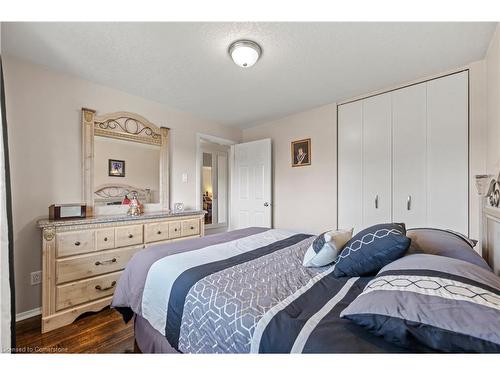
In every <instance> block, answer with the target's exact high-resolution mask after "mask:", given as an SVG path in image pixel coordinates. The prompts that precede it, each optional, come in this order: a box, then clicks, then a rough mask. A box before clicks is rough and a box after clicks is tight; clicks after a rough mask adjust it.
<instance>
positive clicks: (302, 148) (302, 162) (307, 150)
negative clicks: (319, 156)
mask: <svg viewBox="0 0 500 375" xmlns="http://www.w3.org/2000/svg"><path fill="white" fill-rule="evenodd" d="M306 165H311V138H307V139H301V140H299V141H294V142H292V167H303V166H306Z"/></svg>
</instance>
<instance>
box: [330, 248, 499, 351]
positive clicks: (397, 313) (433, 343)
mask: <svg viewBox="0 0 500 375" xmlns="http://www.w3.org/2000/svg"><path fill="white" fill-rule="evenodd" d="M340 316H341V317H343V318H347V319H349V320H351V321H353V322H354V323H356V324H358V325H360V326H362V327H365V328H367V329H368V330H369V331H370V332H372V333H374V334H375V335H377V336H383V337H384V339H386V340H387V341H390V342H392V343H395V344H397V345H400V346H404V347H408V348H410V349H411V348H413V347H416V346H417V345H421V344H424V345H425V346H428V347H430V348H432V349H434V350H438V351H443V352H481V353H485V352H493V353H500V277H498V276H497V275H495V274H494V273H493V272H491V271H488V270H486V269H484V268H482V267H479V266H477V265H475V264H471V263H469V262H466V261H463V260H460V259H453V258H448V257H443V256H439V255H429V254H415V255H409V256H405V257H403V258H401V259H399V260H397V261H395V262H393V263H391V264H389V265H388V266H386V267H384V268H383V269H382V270H380V272H379V273H378V275H377V277H375V278H374V279H373V280H371V281H370V282H369V283H368V284H367V286H366V287H365V289H364V291H363V293H361V294H360V295H359V296H358V297H356V299H355V300H354V301H353V302H351V304H350V305H349V306H348V307H347V308H346V309H344V311H342V313H341V314H340Z"/></svg>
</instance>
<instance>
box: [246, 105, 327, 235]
mask: <svg viewBox="0 0 500 375" xmlns="http://www.w3.org/2000/svg"><path fill="white" fill-rule="evenodd" d="M336 119H337V106H336V104H329V105H326V106H323V107H319V108H315V109H312V110H309V111H306V112H301V113H298V114H295V115H292V116H288V117H286V118H283V119H280V120H276V121H272V122H268V123H265V124H263V125H260V126H257V127H254V128H250V129H246V130H244V131H243V139H244V141H253V140H257V139H262V138H271V139H272V144H273V146H272V147H273V174H274V176H273V183H274V187H273V223H274V227H277V228H286V229H294V230H298V231H305V232H309V233H320V232H321V231H325V230H327V229H332V228H336V226H337V177H336V173H337V168H336V165H337V162H336V155H337V148H336V147H337V142H336V127H337V123H336ZM303 138H311V162H312V163H311V165H310V166H304V167H295V168H292V167H291V151H290V142H292V141H295V140H298V139H303Z"/></svg>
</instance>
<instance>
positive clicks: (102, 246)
mask: <svg viewBox="0 0 500 375" xmlns="http://www.w3.org/2000/svg"><path fill="white" fill-rule="evenodd" d="M95 237H96V249H97V250H107V249H113V248H114V247H115V228H105V229H97V230H96V231H95Z"/></svg>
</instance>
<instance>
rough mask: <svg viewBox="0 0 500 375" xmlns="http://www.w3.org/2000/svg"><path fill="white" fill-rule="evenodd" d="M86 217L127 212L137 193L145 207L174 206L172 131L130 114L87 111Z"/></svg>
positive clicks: (85, 110)
mask: <svg viewBox="0 0 500 375" xmlns="http://www.w3.org/2000/svg"><path fill="white" fill-rule="evenodd" d="M82 128H83V146H82V149H83V189H82V191H83V199H84V201H85V202H86V204H87V210H88V211H87V215H88V216H90V215H109V214H125V213H126V212H127V209H128V205H127V204H126V203H127V200H128V199H129V198H130V197H131V196H132V194H133V192H136V194H137V197H138V198H139V201H140V202H141V203H142V204H143V205H144V210H145V211H150V212H151V211H160V210H168V209H169V194H168V193H169V192H168V186H169V184H168V175H169V173H168V172H169V167H168V132H169V129H168V128H165V127H158V126H156V125H155V124H153V123H151V122H149V121H148V120H146V119H145V118H144V117H142V116H140V115H138V114H135V113H131V112H116V113H110V114H105V115H98V114H96V111H94V110H91V109H87V108H83V109H82Z"/></svg>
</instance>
